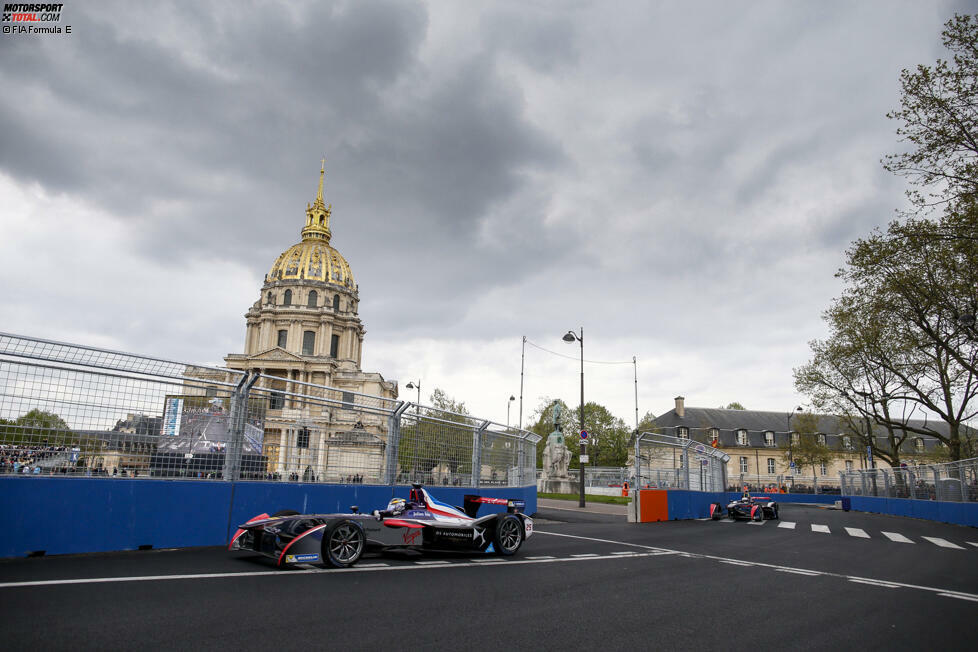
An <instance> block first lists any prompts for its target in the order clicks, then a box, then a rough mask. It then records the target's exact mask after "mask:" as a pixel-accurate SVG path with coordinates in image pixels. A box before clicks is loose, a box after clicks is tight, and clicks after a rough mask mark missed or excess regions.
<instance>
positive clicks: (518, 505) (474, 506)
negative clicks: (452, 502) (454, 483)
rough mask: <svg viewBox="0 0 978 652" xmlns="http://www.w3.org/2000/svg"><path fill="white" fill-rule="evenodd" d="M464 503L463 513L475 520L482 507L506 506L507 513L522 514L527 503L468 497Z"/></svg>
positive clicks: (516, 499) (513, 500) (512, 499)
mask: <svg viewBox="0 0 978 652" xmlns="http://www.w3.org/2000/svg"><path fill="white" fill-rule="evenodd" d="M464 501H465V503H464V505H463V507H462V511H464V512H465V513H466V514H467V515H468V516H470V517H471V518H475V515H476V514H477V513H478V512H479V506H480V505H506V512H507V513H509V514H521V513H522V512H523V510H524V509H526V501H525V500H520V499H518V498H487V497H483V496H473V495H467V496H465V498H464Z"/></svg>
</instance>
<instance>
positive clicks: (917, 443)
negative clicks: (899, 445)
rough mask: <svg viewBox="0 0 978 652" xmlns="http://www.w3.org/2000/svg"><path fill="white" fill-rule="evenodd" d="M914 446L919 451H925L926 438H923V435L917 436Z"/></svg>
mask: <svg viewBox="0 0 978 652" xmlns="http://www.w3.org/2000/svg"><path fill="white" fill-rule="evenodd" d="M913 447H914V450H915V451H917V452H918V453H923V452H924V439H923V437H917V438H916V439H914V440H913Z"/></svg>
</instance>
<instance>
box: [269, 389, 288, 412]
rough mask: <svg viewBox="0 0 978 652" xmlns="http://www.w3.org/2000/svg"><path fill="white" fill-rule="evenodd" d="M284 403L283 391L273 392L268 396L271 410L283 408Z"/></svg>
mask: <svg viewBox="0 0 978 652" xmlns="http://www.w3.org/2000/svg"><path fill="white" fill-rule="evenodd" d="M283 405H285V396H284V395H283V394H282V392H272V393H271V394H270V395H269V396H268V409H269V410H281V409H282V406H283Z"/></svg>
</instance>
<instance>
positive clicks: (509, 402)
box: [506, 394, 516, 428]
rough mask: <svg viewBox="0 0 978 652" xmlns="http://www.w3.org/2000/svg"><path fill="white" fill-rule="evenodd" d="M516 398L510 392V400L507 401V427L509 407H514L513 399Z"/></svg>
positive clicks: (507, 424)
mask: <svg viewBox="0 0 978 652" xmlns="http://www.w3.org/2000/svg"><path fill="white" fill-rule="evenodd" d="M515 400H516V397H515V396H513V395H512V394H510V395H509V400H508V401H506V428H509V408H511V407H513V401H515Z"/></svg>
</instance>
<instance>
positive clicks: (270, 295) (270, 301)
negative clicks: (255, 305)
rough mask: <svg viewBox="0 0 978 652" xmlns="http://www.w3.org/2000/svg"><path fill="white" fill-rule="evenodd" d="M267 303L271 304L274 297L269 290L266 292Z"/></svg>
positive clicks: (273, 301) (273, 302)
mask: <svg viewBox="0 0 978 652" xmlns="http://www.w3.org/2000/svg"><path fill="white" fill-rule="evenodd" d="M267 303H269V304H272V305H274V304H275V297H273V296H272V293H271V292H269V293H268V301H267Z"/></svg>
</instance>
